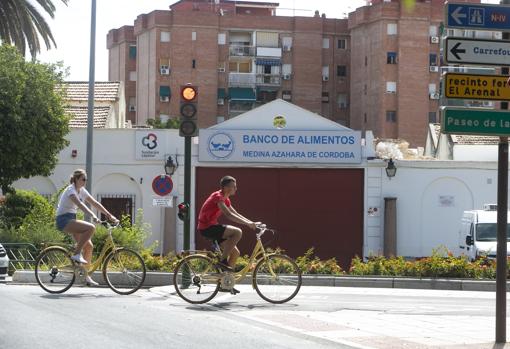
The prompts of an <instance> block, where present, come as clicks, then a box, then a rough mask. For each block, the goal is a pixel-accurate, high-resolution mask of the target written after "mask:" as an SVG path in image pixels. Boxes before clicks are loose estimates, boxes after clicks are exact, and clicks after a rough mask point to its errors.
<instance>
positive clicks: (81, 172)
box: [69, 168, 87, 184]
mask: <svg viewBox="0 0 510 349" xmlns="http://www.w3.org/2000/svg"><path fill="white" fill-rule="evenodd" d="M86 175H87V172H85V170H82V169H81V168H78V169H76V170H74V172H73V174H72V175H71V178H70V179H69V183H71V184H74V183H76V181H77V180H78V179H79V178H80V177H81V176H86Z"/></svg>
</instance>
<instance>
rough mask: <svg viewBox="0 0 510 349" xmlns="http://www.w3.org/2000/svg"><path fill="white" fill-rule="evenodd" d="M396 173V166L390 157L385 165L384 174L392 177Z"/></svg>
mask: <svg viewBox="0 0 510 349" xmlns="http://www.w3.org/2000/svg"><path fill="white" fill-rule="evenodd" d="M396 174H397V168H396V167H395V163H394V162H393V159H391V158H390V161H388V165H387V166H386V176H388V178H390V179H391V178H392V177H395V175H396Z"/></svg>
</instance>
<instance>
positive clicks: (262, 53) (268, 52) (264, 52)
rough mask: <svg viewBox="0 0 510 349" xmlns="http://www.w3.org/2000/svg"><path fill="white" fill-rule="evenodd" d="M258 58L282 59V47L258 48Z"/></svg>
mask: <svg viewBox="0 0 510 349" xmlns="http://www.w3.org/2000/svg"><path fill="white" fill-rule="evenodd" d="M257 57H273V58H281V57H282V48H281V47H260V46H258V47H257Z"/></svg>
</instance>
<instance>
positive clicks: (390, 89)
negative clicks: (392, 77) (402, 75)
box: [386, 81, 397, 93]
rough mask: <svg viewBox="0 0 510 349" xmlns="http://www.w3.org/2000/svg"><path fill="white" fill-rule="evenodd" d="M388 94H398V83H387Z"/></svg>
mask: <svg viewBox="0 0 510 349" xmlns="http://www.w3.org/2000/svg"><path fill="white" fill-rule="evenodd" d="M386 92H387V93H397V83H396V82H395V81H387V82H386Z"/></svg>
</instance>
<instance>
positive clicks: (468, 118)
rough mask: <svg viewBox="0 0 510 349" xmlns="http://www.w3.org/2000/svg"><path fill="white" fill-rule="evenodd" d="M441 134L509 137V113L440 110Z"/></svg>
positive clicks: (456, 109)
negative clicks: (441, 120)
mask: <svg viewBox="0 0 510 349" xmlns="http://www.w3.org/2000/svg"><path fill="white" fill-rule="evenodd" d="M442 114H443V115H442V119H443V125H442V132H443V133H453V134H466V135H482V136H510V111H495V110H486V109H458V108H455V109H452V108H443V109H442Z"/></svg>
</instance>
